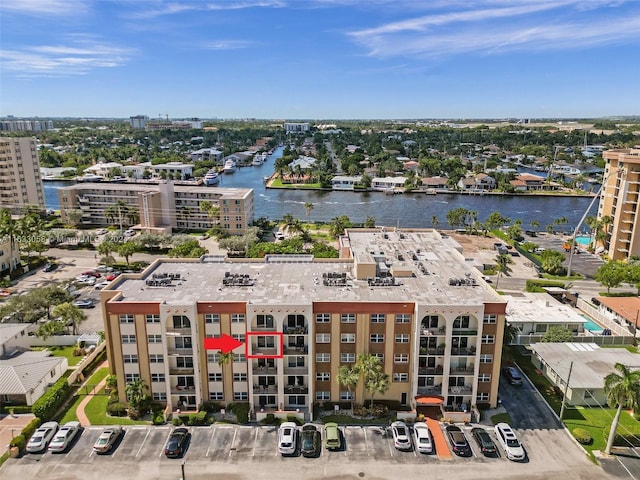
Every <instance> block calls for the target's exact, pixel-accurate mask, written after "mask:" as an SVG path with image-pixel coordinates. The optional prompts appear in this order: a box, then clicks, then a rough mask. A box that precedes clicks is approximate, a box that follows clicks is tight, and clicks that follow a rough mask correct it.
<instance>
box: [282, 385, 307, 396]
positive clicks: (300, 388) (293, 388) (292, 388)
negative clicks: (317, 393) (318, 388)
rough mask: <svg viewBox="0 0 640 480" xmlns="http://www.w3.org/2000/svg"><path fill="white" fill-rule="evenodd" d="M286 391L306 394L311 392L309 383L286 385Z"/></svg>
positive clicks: (288, 393)
mask: <svg viewBox="0 0 640 480" xmlns="http://www.w3.org/2000/svg"><path fill="white" fill-rule="evenodd" d="M284 393H285V394H287V395H293V394H298V395H306V394H308V393H309V387H308V386H307V385H286V386H285V387H284Z"/></svg>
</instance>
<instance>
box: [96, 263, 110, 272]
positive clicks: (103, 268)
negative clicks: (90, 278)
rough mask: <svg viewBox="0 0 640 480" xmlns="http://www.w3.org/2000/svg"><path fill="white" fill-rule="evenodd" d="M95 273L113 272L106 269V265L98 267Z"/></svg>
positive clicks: (108, 268)
mask: <svg viewBox="0 0 640 480" xmlns="http://www.w3.org/2000/svg"><path fill="white" fill-rule="evenodd" d="M96 272H102V273H106V272H113V267H107V266H106V265H99V266H97V267H96Z"/></svg>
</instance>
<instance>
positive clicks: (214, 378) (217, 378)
mask: <svg viewBox="0 0 640 480" xmlns="http://www.w3.org/2000/svg"><path fill="white" fill-rule="evenodd" d="M209 381H210V382H221V381H222V374H221V373H210V374H209Z"/></svg>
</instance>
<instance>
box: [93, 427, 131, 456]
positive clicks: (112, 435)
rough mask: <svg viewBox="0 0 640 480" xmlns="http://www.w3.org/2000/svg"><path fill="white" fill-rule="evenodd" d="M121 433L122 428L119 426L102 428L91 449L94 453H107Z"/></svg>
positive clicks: (122, 431)
mask: <svg viewBox="0 0 640 480" xmlns="http://www.w3.org/2000/svg"><path fill="white" fill-rule="evenodd" d="M123 433H124V430H122V427H120V426H114V427H109V428H107V429H105V430H103V432H102V433H101V434H100V436H99V437H98V439H97V440H96V443H94V444H93V451H94V452H96V453H109V452H110V451H111V449H112V448H113V446H114V445H115V443H116V442H117V441H118V439H119V438H120V436H121V435H122V434H123Z"/></svg>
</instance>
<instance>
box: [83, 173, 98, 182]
mask: <svg viewBox="0 0 640 480" xmlns="http://www.w3.org/2000/svg"><path fill="white" fill-rule="evenodd" d="M103 180H104V177H101V176H100V175H94V174H93V173H87V174H86V175H83V176H81V177H76V182H101V181H103Z"/></svg>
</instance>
